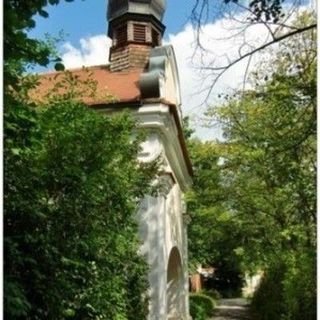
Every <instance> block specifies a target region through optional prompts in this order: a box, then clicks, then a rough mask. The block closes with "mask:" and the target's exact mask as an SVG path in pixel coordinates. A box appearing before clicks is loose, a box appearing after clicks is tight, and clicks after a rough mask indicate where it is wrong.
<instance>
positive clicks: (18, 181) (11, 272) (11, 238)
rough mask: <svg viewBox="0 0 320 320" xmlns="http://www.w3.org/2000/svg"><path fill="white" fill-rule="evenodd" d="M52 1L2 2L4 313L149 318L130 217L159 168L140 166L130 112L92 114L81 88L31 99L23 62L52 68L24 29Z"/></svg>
mask: <svg viewBox="0 0 320 320" xmlns="http://www.w3.org/2000/svg"><path fill="white" fill-rule="evenodd" d="M48 3H50V4H58V3H59V0H49V1H46V0H30V1H14V0H9V1H6V2H5V4H4V13H5V23H4V24H5V26H4V42H5V44H4V47H5V61H4V77H5V86H4V137H5V143H4V166H5V172H4V182H5V184H4V203H5V206H4V218H3V220H4V316H5V318H8V319H52V320H56V319H116V320H125V319H128V320H129V319H132V320H133V319H137V318H139V319H143V318H145V315H146V312H147V309H146V306H147V304H146V303H147V296H146V289H147V281H146V274H147V267H146V263H145V261H144V259H143V257H141V256H140V255H139V254H138V249H139V245H140V244H139V241H138V239H137V225H136V220H135V216H134V214H135V212H136V209H137V206H138V203H139V199H141V197H142V195H143V194H145V193H148V192H149V191H150V190H151V189H150V188H149V185H150V182H151V180H152V179H153V177H154V173H155V166H156V164H150V165H142V164H140V163H138V161H137V155H138V152H139V145H140V143H141V141H142V140H141V139H142V136H140V135H138V136H137V137H136V138H133V137H132V130H135V129H136V124H135V122H134V121H133V120H132V119H131V118H130V117H129V115H128V114H118V115H115V116H112V117H110V116H109V117H107V116H106V115H103V114H100V113H97V112H94V111H92V110H89V109H88V108H87V107H86V106H84V105H83V104H82V103H81V102H79V100H76V99H75V96H77V94H78V93H79V90H78V91H77V90H70V91H69V94H66V95H62V96H60V97H59V96H58V95H57V92H53V95H51V96H48V97H47V98H48V99H47V101H46V103H44V102H41V104H40V105H39V106H36V105H35V103H34V102H32V101H31V99H29V96H28V93H29V91H30V89H32V88H34V86H35V84H36V78H35V77H33V76H31V77H22V73H23V71H24V70H25V66H26V65H27V64H29V63H38V64H41V65H47V64H48V62H49V61H50V52H51V49H52V48H51V47H50V46H48V45H47V44H44V43H43V42H40V41H38V40H36V39H30V38H29V37H28V35H27V29H28V28H32V27H34V20H33V18H32V17H33V15H34V14H36V13H38V14H40V15H42V16H44V17H47V13H46V12H45V11H44V10H43V7H44V6H46V5H47V4H48ZM59 68H60V69H61V66H59ZM71 80H74V79H70V77H69V78H67V81H69V82H68V84H69V85H70V84H72V85H74V86H76V85H77V84H76V83H75V82H74V81H71ZM70 81H71V82H70ZM86 85H88V86H89V88H88V90H89V91H92V89H94V88H93V87H91V84H90V82H88V83H87V84H86ZM69 89H70V87H69ZM78 89H79V87H78ZM80 89H81V92H84V91H82V86H81V88H80ZM115 137H117V139H115Z"/></svg>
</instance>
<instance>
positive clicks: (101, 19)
mask: <svg viewBox="0 0 320 320" xmlns="http://www.w3.org/2000/svg"><path fill="white" fill-rule="evenodd" d="M194 3H195V1H194V0H168V1H167V10H166V13H165V17H164V24H165V25H166V27H167V30H166V35H168V34H169V33H170V34H176V33H178V32H179V31H181V30H182V29H183V27H184V26H185V25H186V24H187V22H188V18H189V16H190V13H191V10H192V6H193V4H194ZM106 7H107V0H84V1H83V0H75V1H74V2H65V1H62V2H61V3H60V4H59V5H57V6H49V7H47V9H46V10H47V12H48V13H49V18H47V19H45V18H42V17H36V28H35V29H33V30H32V31H31V32H30V35H31V36H33V37H35V38H42V37H43V36H44V34H45V33H49V34H51V35H52V36H55V35H58V33H59V31H60V30H63V31H64V32H65V33H66V34H67V36H66V37H65V39H64V40H65V41H69V42H70V43H71V44H72V45H75V46H77V45H78V42H79V39H81V38H87V37H90V36H92V35H95V34H103V33H106V32H107V20H106Z"/></svg>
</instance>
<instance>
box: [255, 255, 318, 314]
mask: <svg viewBox="0 0 320 320" xmlns="http://www.w3.org/2000/svg"><path fill="white" fill-rule="evenodd" d="M315 255H316V254H315V252H311V250H305V251H304V252H303V253H296V254H295V255H293V254H292V255H288V256H286V258H285V259H283V262H281V263H280V262H279V264H278V265H276V264H274V265H273V266H272V267H271V268H270V269H269V270H268V271H267V272H266V273H265V276H264V278H263V279H262V281H261V283H260V285H259V287H258V289H257V291H256V292H255V294H254V296H253V299H252V305H251V307H252V310H253V312H254V313H255V314H256V315H257V318H258V319H259V320H301V319H303V320H315V319H316V310H317V308H316V297H317V295H316V257H315Z"/></svg>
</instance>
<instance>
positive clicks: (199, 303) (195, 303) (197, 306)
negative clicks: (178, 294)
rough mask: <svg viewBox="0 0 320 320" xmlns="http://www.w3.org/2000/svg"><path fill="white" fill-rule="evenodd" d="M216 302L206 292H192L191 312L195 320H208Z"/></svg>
mask: <svg viewBox="0 0 320 320" xmlns="http://www.w3.org/2000/svg"><path fill="white" fill-rule="evenodd" d="M214 307H215V302H214V300H213V299H211V298H210V297H209V296H207V295H205V294H200V293H197V294H190V314H191V316H192V318H193V320H207V319H208V317H210V316H212V312H213V309H214Z"/></svg>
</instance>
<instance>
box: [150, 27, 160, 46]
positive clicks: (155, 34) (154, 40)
mask: <svg viewBox="0 0 320 320" xmlns="http://www.w3.org/2000/svg"><path fill="white" fill-rule="evenodd" d="M151 36H152V46H153V47H157V46H159V45H160V35H159V32H158V31H157V30H155V29H152V35H151Z"/></svg>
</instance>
